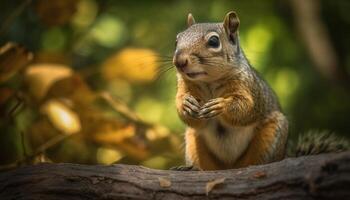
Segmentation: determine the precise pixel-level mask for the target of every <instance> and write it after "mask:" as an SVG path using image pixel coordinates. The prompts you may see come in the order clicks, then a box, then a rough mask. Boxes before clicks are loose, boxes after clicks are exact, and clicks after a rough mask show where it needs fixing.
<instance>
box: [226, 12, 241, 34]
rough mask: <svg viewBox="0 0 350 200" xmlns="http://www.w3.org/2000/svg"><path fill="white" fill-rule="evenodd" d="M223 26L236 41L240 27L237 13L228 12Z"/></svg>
mask: <svg viewBox="0 0 350 200" xmlns="http://www.w3.org/2000/svg"><path fill="white" fill-rule="evenodd" d="M223 25H224V28H225V31H226V33H227V34H228V36H229V38H230V39H231V40H233V41H234V37H235V35H236V32H237V30H238V27H239V19H238V16H237V14H236V12H234V11H230V12H228V13H227V14H226V16H225V19H224V23H223Z"/></svg>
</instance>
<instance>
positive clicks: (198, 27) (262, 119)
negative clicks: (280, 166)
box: [173, 11, 307, 170]
mask: <svg viewBox="0 0 350 200" xmlns="http://www.w3.org/2000/svg"><path fill="white" fill-rule="evenodd" d="M239 24H240V21H239V18H238V16H237V14H236V13H235V12H234V11H231V12H228V13H227V14H226V16H225V18H224V21H223V22H222V23H196V22H195V19H194V17H193V16H192V14H191V13H190V14H188V17H187V25H188V27H187V29H186V30H185V31H183V32H180V33H179V34H178V35H177V37H176V44H175V46H176V50H175V53H174V56H173V64H174V65H175V66H176V69H177V94H176V109H177V112H178V115H179V117H180V118H181V120H182V121H183V122H184V123H185V124H187V125H188V127H187V129H186V132H185V154H186V155H185V158H186V167H184V168H181V167H180V168H178V170H185V169H199V170H222V169H232V168H242V167H247V166H250V165H259V164H265V163H270V162H274V161H279V160H282V159H284V158H285V156H286V145H287V138H288V120H287V118H286V116H285V115H284V114H283V112H282V110H281V106H280V104H279V101H278V99H277V96H276V94H275V93H274V91H273V90H272V89H271V88H270V86H269V85H268V83H267V82H266V81H265V80H264V79H263V78H262V77H261V76H260V74H259V73H258V72H257V71H256V70H255V69H254V68H253V67H252V66H251V65H250V63H249V61H248V60H247V58H246V56H245V54H244V52H243V50H242V48H241V46H240V43H239V31H238V28H239ZM305 148H306V147H304V149H305ZM306 149H307V148H306Z"/></svg>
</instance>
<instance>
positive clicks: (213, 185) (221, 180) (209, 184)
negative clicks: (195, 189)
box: [205, 178, 225, 195]
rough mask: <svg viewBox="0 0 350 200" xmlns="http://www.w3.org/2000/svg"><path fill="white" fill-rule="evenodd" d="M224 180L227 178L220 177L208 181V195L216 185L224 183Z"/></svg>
mask: <svg viewBox="0 0 350 200" xmlns="http://www.w3.org/2000/svg"><path fill="white" fill-rule="evenodd" d="M224 181H225V178H219V179H215V180H213V181H210V182H208V183H207V185H206V188H205V191H206V193H207V195H209V193H210V192H211V191H212V190H213V189H214V187H215V186H217V185H220V184H222V183H224Z"/></svg>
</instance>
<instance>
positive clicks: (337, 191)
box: [0, 151, 350, 200]
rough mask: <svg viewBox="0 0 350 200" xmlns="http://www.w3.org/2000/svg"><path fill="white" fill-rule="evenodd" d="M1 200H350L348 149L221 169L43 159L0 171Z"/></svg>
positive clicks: (349, 158)
mask: <svg viewBox="0 0 350 200" xmlns="http://www.w3.org/2000/svg"><path fill="white" fill-rule="evenodd" d="M0 199H65V200H67V199H350V151H348V152H343V153H338V154H323V155H317V156H306V157H299V158H288V159H285V160H283V161H280V162H275V163H270V164H266V165H260V166H251V167H248V168H242V169H233V170H222V171H169V170H155V169H148V168H145V167H140V166H131V165H121V164H118V165H111V166H101V165H78V164H39V165H35V166H26V167H20V168H17V169H14V170H11V171H7V172H2V173H0Z"/></svg>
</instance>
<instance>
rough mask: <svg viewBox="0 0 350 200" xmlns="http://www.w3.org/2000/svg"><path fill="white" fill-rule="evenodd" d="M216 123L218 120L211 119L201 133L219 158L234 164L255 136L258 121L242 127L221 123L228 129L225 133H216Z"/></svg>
mask: <svg viewBox="0 0 350 200" xmlns="http://www.w3.org/2000/svg"><path fill="white" fill-rule="evenodd" d="M216 124H217V121H216V120H211V121H209V122H208V124H207V126H206V127H205V128H203V129H201V130H200V132H199V135H202V136H203V138H204V140H205V142H206V144H207V146H208V148H209V149H210V150H211V152H212V153H213V154H214V155H216V157H217V158H219V160H221V161H223V162H225V163H228V164H233V163H235V162H236V160H237V159H238V158H239V157H240V156H241V155H242V154H243V153H244V151H245V150H246V149H247V147H248V145H249V143H250V141H251V140H252V138H253V136H254V132H255V127H256V123H254V124H251V125H248V126H241V127H230V126H227V125H224V124H223V123H221V124H222V125H223V126H224V127H225V129H226V133H225V134H224V135H218V134H217V133H216Z"/></svg>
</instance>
